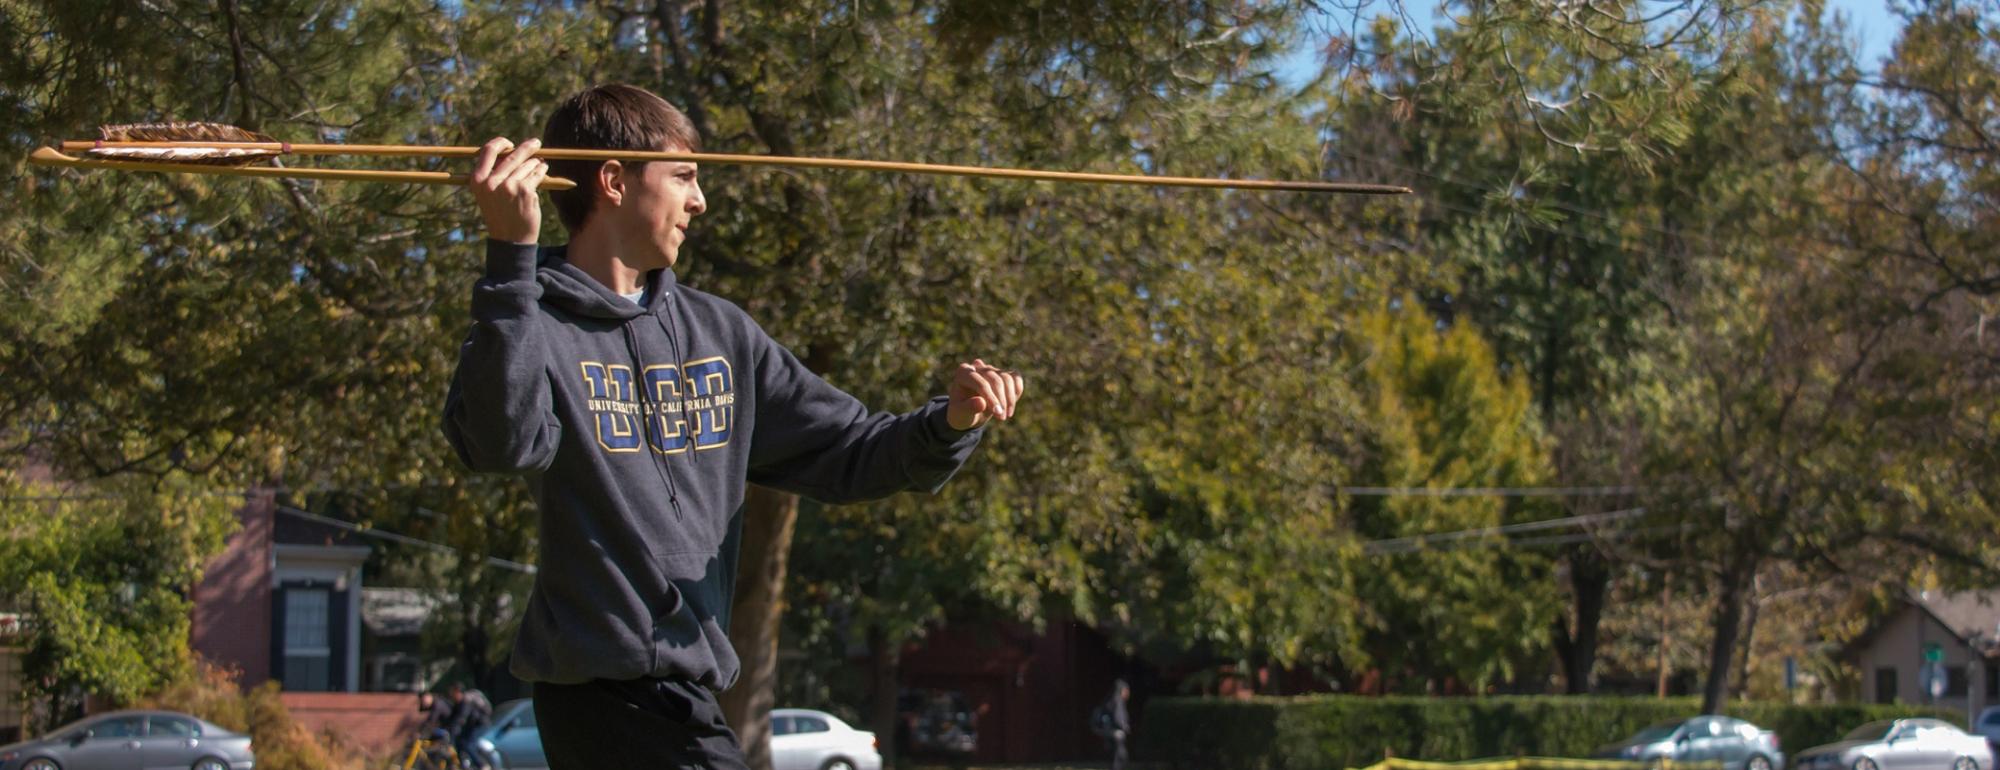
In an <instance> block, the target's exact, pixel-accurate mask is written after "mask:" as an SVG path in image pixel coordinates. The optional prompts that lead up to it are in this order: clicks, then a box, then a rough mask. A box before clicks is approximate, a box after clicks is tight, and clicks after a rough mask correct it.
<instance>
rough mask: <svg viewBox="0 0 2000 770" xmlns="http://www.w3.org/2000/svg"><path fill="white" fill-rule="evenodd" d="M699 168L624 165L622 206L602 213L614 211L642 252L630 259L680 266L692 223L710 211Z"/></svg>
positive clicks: (624, 236) (614, 220)
mask: <svg viewBox="0 0 2000 770" xmlns="http://www.w3.org/2000/svg"><path fill="white" fill-rule="evenodd" d="M679 149H680V148H668V151H670V152H672V151H678V150H679ZM696 170H697V169H696V167H695V164H693V163H681V162H678V161H651V162H647V163H640V164H637V165H626V166H624V168H623V171H622V173H621V174H620V175H619V176H620V183H621V184H622V186H623V188H624V189H623V194H622V196H621V199H620V201H619V205H617V206H616V207H604V208H600V209H599V213H609V214H610V215H611V216H610V217H608V218H609V219H611V220H612V224H613V225H614V226H616V227H617V228H618V229H619V231H620V233H621V235H622V238H621V240H622V241H624V242H625V243H627V244H630V245H632V246H633V247H634V248H637V249H640V250H641V251H639V252H638V253H633V254H627V255H624V256H626V258H628V259H631V260H633V261H634V262H636V263H637V264H638V265H639V266H641V267H643V268H645V269H648V270H651V269H658V268H670V267H673V266H674V262H675V260H677V259H678V258H679V257H680V250H681V244H682V243H683V242H685V241H686V240H687V227H688V223H689V222H691V221H693V220H694V218H695V216H696V215H698V214H700V213H702V212H703V211H706V210H708V200H707V199H706V198H703V197H702V194H701V183H700V181H699V180H698V179H697V178H696Z"/></svg>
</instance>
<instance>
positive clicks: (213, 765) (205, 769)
mask: <svg viewBox="0 0 2000 770" xmlns="http://www.w3.org/2000/svg"><path fill="white" fill-rule="evenodd" d="M194 770H229V763H228V762H224V761H222V760H220V759H216V758H215V757H202V758H201V759H197V760H195V761H194Z"/></svg>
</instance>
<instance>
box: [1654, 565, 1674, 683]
mask: <svg viewBox="0 0 2000 770" xmlns="http://www.w3.org/2000/svg"><path fill="white" fill-rule="evenodd" d="M1673 604H1674V585H1673V584H1672V583H1668V584H1666V585H1665V586H1662V587H1661V588H1660V650H1659V655H1660V681H1659V687H1658V688H1657V689H1658V692H1657V693H1656V695H1657V696H1658V697H1661V698H1665V697H1667V679H1668V677H1669V676H1671V675H1672V669H1671V668H1670V666H1671V665H1672V663H1671V661H1669V660H1668V659H1667V649H1668V648H1669V647H1672V646H1673V641H1674V629H1673V626H1672V625H1671V624H1669V623H1668V622H1667V617H1668V615H1669V614H1670V613H1671V612H1672V611H1673V610H1672V607H1673Z"/></svg>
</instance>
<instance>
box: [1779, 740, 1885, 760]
mask: <svg viewBox="0 0 2000 770" xmlns="http://www.w3.org/2000/svg"><path fill="white" fill-rule="evenodd" d="M1876 743H1877V741H1841V742H1839V743H1829V744H1826V745H1824V746H1814V747H1812V748H1810V749H1806V750H1805V751H1801V752H1799V754H1798V755H1799V756H1800V757H1816V756H1819V755H1821V754H1844V753H1847V752H1848V751H1849V750H1852V749H1858V748H1861V747H1863V746H1872V745H1875V744H1876Z"/></svg>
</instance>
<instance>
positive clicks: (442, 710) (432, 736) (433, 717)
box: [417, 690, 451, 741]
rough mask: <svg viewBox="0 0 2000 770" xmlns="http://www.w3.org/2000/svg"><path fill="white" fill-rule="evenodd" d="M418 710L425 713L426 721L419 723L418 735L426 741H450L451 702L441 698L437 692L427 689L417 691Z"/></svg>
mask: <svg viewBox="0 0 2000 770" xmlns="http://www.w3.org/2000/svg"><path fill="white" fill-rule="evenodd" d="M417 711H419V712H421V713H423V715H424V721H423V722H422V723H419V724H418V725H417V737H418V738H420V739H422V740H426V741H448V740H450V739H451V733H450V732H449V728H450V725H451V702H450V701H447V700H445V699H443V698H439V697H438V696H437V693H433V692H430V691H429V690H426V691H424V692H420V693H417Z"/></svg>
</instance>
